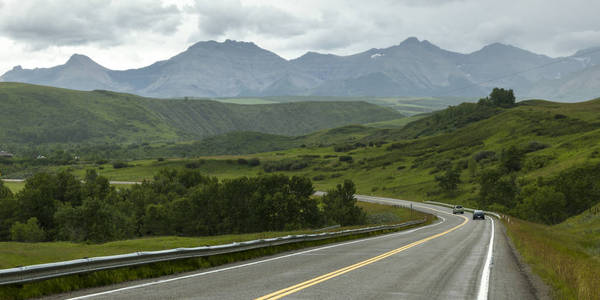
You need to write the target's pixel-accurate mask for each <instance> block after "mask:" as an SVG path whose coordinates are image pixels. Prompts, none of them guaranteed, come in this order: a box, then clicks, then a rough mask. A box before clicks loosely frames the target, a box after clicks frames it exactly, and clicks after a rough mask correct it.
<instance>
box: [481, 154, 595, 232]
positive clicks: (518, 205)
mask: <svg viewBox="0 0 600 300" xmlns="http://www.w3.org/2000/svg"><path fill="white" fill-rule="evenodd" d="M532 144H533V146H532ZM539 148H542V147H541V146H539V144H537V143H535V144H534V143H530V144H529V145H528V146H526V147H525V148H524V149H518V148H516V147H509V148H507V149H504V150H503V151H502V155H501V159H500V162H499V164H498V165H497V166H496V167H494V168H488V169H485V170H482V171H481V172H480V174H479V175H478V183H479V195H478V197H477V203H478V204H479V206H480V207H482V208H489V209H493V210H497V211H500V212H503V213H509V214H512V215H515V216H518V217H520V218H522V219H525V220H529V221H534V222H541V223H545V224H557V223H560V222H562V221H564V220H565V219H566V218H568V217H570V216H574V215H577V214H580V213H581V212H583V211H584V210H586V209H587V208H589V207H591V206H593V205H594V204H596V203H598V201H599V200H598V199H600V165H584V166H577V167H573V168H571V169H567V170H564V171H562V172H560V173H559V174H558V175H557V176H555V177H553V178H546V179H544V178H541V177H540V178H538V179H537V180H535V181H527V180H525V179H517V175H518V174H519V172H518V171H519V170H521V165H522V164H523V165H524V168H525V169H526V170H534V169H538V168H541V167H543V166H545V165H546V164H547V162H548V161H550V160H552V159H553V157H552V156H547V155H546V156H543V155H538V156H531V157H529V158H528V159H525V156H524V155H525V153H526V152H530V150H532V149H539ZM481 153H485V152H481ZM476 156H477V155H476ZM480 156H481V155H480ZM523 161H525V162H524V163H522V162H523Z"/></svg>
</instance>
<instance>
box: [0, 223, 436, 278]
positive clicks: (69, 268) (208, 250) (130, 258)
mask: <svg viewBox="0 0 600 300" xmlns="http://www.w3.org/2000/svg"><path fill="white" fill-rule="evenodd" d="M424 222H426V219H422V220H415V221H409V222H405V223H401V224H396V225H382V226H374V227H367V228H360V229H351V230H342V231H337V232H324V233H318V234H303V235H288V236H285V237H277V238H270V239H261V240H253V241H247V242H240V243H231V244H226V245H217V246H204V247H196V248H177V249H170V250H162V251H146V252H136V253H129V254H122V255H112V256H102V257H92V258H83V259H76V260H70V261H63V262H55V263H47V264H39V265H31V266H24V267H17V268H11V269H3V270H0V285H7V284H20V283H26V282H31V281H37V280H44V279H50V278H56V277H61V276H65V275H72V274H80V273H87V272H94V271H100V270H107V269H114V268H120V267H129V266H136V265H142V264H149V263H155V262H162V261H170V260H178V259H184V258H193V257H206V256H211V255H218V254H227V253H235V252H240V251H246V250H252V249H259V248H266V247H272V246H278V245H285V244H293V243H299V242H308V241H318V240H325V239H331V238H338V237H343V236H349V235H356V234H363V233H371V232H376V231H382V230H391V229H398V228H402V227H407V226H412V225H418V224H422V223H424Z"/></svg>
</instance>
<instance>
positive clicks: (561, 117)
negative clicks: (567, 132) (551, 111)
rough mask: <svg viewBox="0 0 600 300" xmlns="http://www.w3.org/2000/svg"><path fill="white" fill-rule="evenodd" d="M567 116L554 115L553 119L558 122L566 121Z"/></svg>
mask: <svg viewBox="0 0 600 300" xmlns="http://www.w3.org/2000/svg"><path fill="white" fill-rule="evenodd" d="M566 118H567V116H565V115H563V114H555V115H554V119H556V120H560V119H566Z"/></svg>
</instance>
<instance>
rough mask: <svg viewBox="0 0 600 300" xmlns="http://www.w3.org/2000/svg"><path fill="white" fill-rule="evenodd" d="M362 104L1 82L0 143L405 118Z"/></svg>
mask: <svg viewBox="0 0 600 300" xmlns="http://www.w3.org/2000/svg"><path fill="white" fill-rule="evenodd" d="M402 117H403V116H402V115H401V114H400V113H398V112H396V111H394V110H392V109H389V108H384V107H381V106H377V105H374V104H369V103H366V102H360V101H352V102H294V103H278V104H262V105H238V104H229V103H221V102H216V101H208V100H164V99H152V98H144V97H139V96H136V95H132V94H124V93H117V92H111V91H106V90H96V91H92V92H87V91H75V90H68V89H62V88H53V87H47V86H39V85H30V84H23V83H10V82H1V83H0V143H2V144H5V143H18V144H22V143H34V144H36V145H39V144H43V143H105V142H110V143H142V142H153V141H181V140H195V139H201V138H206V137H209V136H214V135H219V134H224V133H228V132H235V131H255V132H261V133H268V134H278V135H288V136H297V135H302V134H307V133H311V132H314V131H318V130H322V129H328V128H334V127H339V126H344V125H349V124H363V123H370V122H377V121H384V120H392V119H398V118H402Z"/></svg>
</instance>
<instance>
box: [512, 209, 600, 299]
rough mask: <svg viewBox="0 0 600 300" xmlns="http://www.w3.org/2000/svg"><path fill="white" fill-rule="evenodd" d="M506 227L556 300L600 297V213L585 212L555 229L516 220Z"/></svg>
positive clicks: (526, 259) (517, 246) (554, 227)
mask: <svg viewBox="0 0 600 300" xmlns="http://www.w3.org/2000/svg"><path fill="white" fill-rule="evenodd" d="M595 208H596V209H598V208H600V205H597V206H596V207H595ZM592 211H593V210H592ZM504 225H505V226H506V228H507V233H508V235H509V237H510V238H511V240H512V241H513V242H514V244H515V246H516V248H517V250H518V251H519V253H521V255H522V256H523V258H524V259H525V261H526V262H527V263H528V264H529V265H530V266H531V267H532V269H533V271H534V272H535V273H537V274H538V275H539V276H540V277H541V278H542V279H543V280H544V281H545V282H546V283H547V284H549V285H550V286H551V287H552V289H553V297H554V298H555V299H598V297H600V280H599V278H600V234H599V233H600V213H596V214H594V213H591V212H590V211H586V212H585V213H583V214H581V215H579V216H576V217H574V218H571V219H569V220H567V221H565V222H564V223H561V224H559V225H555V226H546V225H541V224H535V223H530V222H526V221H522V220H518V219H515V218H510V221H509V222H506V221H505V222H504Z"/></svg>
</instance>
